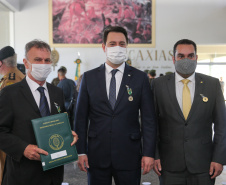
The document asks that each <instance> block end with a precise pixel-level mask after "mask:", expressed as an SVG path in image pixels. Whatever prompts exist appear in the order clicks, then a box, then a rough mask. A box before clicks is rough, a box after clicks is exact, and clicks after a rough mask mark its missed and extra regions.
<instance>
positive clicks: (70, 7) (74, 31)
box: [49, 0, 155, 47]
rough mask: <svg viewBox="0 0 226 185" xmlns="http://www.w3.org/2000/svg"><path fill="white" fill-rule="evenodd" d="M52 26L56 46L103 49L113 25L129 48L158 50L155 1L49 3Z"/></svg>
mask: <svg viewBox="0 0 226 185" xmlns="http://www.w3.org/2000/svg"><path fill="white" fill-rule="evenodd" d="M49 25H50V27H49V32H50V45H51V46H52V47H100V44H101V43H102V35H103V32H104V29H106V28H108V27H109V26H122V27H124V28H125V29H126V30H127V32H128V38H129V47H155V0H49Z"/></svg>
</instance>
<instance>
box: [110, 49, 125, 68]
mask: <svg viewBox="0 0 226 185" xmlns="http://www.w3.org/2000/svg"><path fill="white" fill-rule="evenodd" d="M106 54H107V59H108V60H109V61H110V62H111V63H112V64H121V63H123V62H125V61H126V60H127V54H126V48H123V47H120V46H114V47H106Z"/></svg>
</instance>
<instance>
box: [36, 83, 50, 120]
mask: <svg viewBox="0 0 226 185" xmlns="http://www.w3.org/2000/svg"><path fill="white" fill-rule="evenodd" d="M44 89H45V88H44V87H39V88H38V89H37V90H38V91H39V92H40V103H39V110H40V113H41V116H42V117H45V116H50V111H49V105H48V102H47V99H46V96H45V93H44Z"/></svg>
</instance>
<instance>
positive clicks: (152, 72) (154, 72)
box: [148, 69, 156, 77]
mask: <svg viewBox="0 0 226 185" xmlns="http://www.w3.org/2000/svg"><path fill="white" fill-rule="evenodd" d="M148 74H150V75H151V76H152V77H155V76H156V71H155V70H154V69H152V70H150V71H148Z"/></svg>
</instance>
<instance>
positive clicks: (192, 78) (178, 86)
mask: <svg viewBox="0 0 226 185" xmlns="http://www.w3.org/2000/svg"><path fill="white" fill-rule="evenodd" d="M183 79H184V78H183V77H182V76H180V75H179V74H178V73H177V72H175V84H176V85H175V88H176V97H177V101H178V103H179V106H180V108H181V110H182V112H183V105H182V101H183V100H182V95H183V87H184V84H183V82H182V81H181V80H183ZM187 79H188V80H190V82H188V84H187V86H188V88H189V90H190V95H191V104H192V103H193V100H194V95H195V73H193V74H192V75H191V76H189V77H188V78H187Z"/></svg>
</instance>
